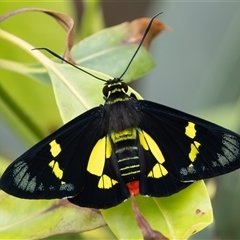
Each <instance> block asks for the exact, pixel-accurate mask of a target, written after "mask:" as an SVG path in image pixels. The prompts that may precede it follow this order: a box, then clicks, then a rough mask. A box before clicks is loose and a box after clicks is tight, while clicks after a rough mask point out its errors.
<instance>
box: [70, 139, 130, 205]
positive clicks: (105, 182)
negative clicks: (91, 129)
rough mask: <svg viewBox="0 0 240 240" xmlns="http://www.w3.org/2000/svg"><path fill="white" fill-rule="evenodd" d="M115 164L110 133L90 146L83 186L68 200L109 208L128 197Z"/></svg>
mask: <svg viewBox="0 0 240 240" xmlns="http://www.w3.org/2000/svg"><path fill="white" fill-rule="evenodd" d="M117 166H118V159H117V156H116V152H115V149H114V145H113V143H112V141H110V135H106V136H104V137H103V138H101V139H99V140H98V141H97V143H96V144H95V145H94V147H93V148H92V151H91V154H90V157H89V161H88V165H87V168H86V169H87V171H86V176H85V183H84V188H83V189H82V191H81V192H80V193H79V194H78V195H77V196H76V197H74V198H70V199H69V201H70V202H72V203H74V204H77V205H80V206H84V207H93V208H109V207H111V206H114V205H117V204H119V203H121V202H122V201H124V200H125V199H127V198H129V196H130V194H129V192H128V189H127V188H126V185H125V183H124V181H123V179H122V177H121V175H120V171H119V168H118V167H117ZM90 196H91V197H90Z"/></svg>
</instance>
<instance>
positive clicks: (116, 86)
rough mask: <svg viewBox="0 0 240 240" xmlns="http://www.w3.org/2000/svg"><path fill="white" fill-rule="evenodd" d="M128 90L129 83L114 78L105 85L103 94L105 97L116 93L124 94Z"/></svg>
mask: <svg viewBox="0 0 240 240" xmlns="http://www.w3.org/2000/svg"><path fill="white" fill-rule="evenodd" d="M127 91H128V85H127V84H126V83H125V82H123V80H122V79H120V78H113V79H111V80H109V81H107V83H106V84H105V86H104V87H103V95H104V97H105V99H108V98H109V97H111V96H113V95H115V94H124V95H126V94H127Z"/></svg>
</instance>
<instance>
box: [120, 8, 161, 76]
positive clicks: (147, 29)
mask: <svg viewBox="0 0 240 240" xmlns="http://www.w3.org/2000/svg"><path fill="white" fill-rule="evenodd" d="M162 13H163V12H160V13H158V14H156V15H155V16H153V17H152V19H151V20H150V22H149V24H148V26H147V28H146V30H145V32H144V35H143V37H142V40H141V42H140V43H139V45H138V47H137V49H136V51H135V53H134V54H133V56H132V58H131V60H130V61H129V63H128V65H127V67H126V69H125V70H124V72H123V73H122V75H121V76H120V77H119V79H121V78H122V77H123V75H124V74H125V73H126V72H127V70H128V68H129V67H130V65H131V63H132V61H133V59H134V58H135V56H136V55H137V53H138V51H139V49H140V47H141V46H142V43H143V41H144V39H145V38H146V36H147V34H148V32H149V29H150V27H151V25H152V22H153V20H154V19H155V18H156V17H157V16H158V15H160V14H162Z"/></svg>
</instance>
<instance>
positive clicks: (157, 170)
mask: <svg viewBox="0 0 240 240" xmlns="http://www.w3.org/2000/svg"><path fill="white" fill-rule="evenodd" d="M167 174H168V171H167V169H166V168H165V167H164V166H162V165H161V164H159V163H157V164H155V166H154V167H153V169H152V170H151V171H150V172H149V174H148V177H152V178H161V177H162V176H166V175H167Z"/></svg>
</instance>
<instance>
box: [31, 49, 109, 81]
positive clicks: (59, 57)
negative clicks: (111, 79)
mask: <svg viewBox="0 0 240 240" xmlns="http://www.w3.org/2000/svg"><path fill="white" fill-rule="evenodd" d="M32 50H45V51H47V52H49V53H50V54H52V55H53V56H54V57H56V58H58V59H60V60H62V61H63V62H66V63H68V64H69V65H71V66H73V67H75V68H77V69H78V70H80V71H82V72H84V73H86V74H88V75H90V76H92V77H94V78H96V79H98V80H100V81H103V82H107V80H105V79H102V78H100V77H97V76H95V75H94V74H91V73H89V72H87V71H86V70H84V69H82V68H80V67H78V66H77V65H74V64H72V63H71V62H69V61H68V60H66V59H64V58H63V57H61V56H59V55H58V54H57V53H55V52H53V51H52V50H50V49H48V48H45V47H39V48H33V49H32Z"/></svg>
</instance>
